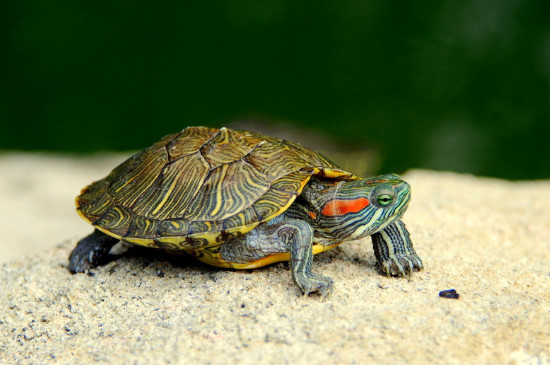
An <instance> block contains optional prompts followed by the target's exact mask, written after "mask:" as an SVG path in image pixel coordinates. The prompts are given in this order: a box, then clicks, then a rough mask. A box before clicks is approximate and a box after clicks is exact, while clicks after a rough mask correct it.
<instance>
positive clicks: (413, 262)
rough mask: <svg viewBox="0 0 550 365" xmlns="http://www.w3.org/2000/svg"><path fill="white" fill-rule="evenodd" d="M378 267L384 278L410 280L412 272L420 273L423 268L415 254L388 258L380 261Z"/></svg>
mask: <svg viewBox="0 0 550 365" xmlns="http://www.w3.org/2000/svg"><path fill="white" fill-rule="evenodd" d="M379 265H380V270H382V272H383V273H384V274H386V276H402V277H406V278H410V276H411V274H412V273H413V272H414V271H420V270H422V268H423V267H424V265H423V264H422V260H421V259H420V257H418V255H417V254H415V253H414V254H410V255H408V256H404V255H395V256H390V257H388V258H387V259H385V260H382V261H381V262H380V264H379Z"/></svg>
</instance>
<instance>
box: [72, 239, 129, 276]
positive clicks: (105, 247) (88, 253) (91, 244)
mask: <svg viewBox="0 0 550 365" xmlns="http://www.w3.org/2000/svg"><path fill="white" fill-rule="evenodd" d="M117 242H118V239H116V238H113V237H111V236H109V235H107V234H105V233H103V232H101V231H99V230H97V229H96V230H94V232H93V233H92V234H90V235H88V236H86V237H84V238H83V239H81V240H80V241H78V244H77V245H76V247H75V248H74V249H73V251H72V252H71V255H70V256H69V270H70V271H71V272H72V273H73V274H75V273H79V272H85V271H87V270H89V269H92V268H94V267H96V266H99V265H103V264H106V263H107V262H109V261H111V260H113V259H114V258H115V256H114V255H113V254H111V249H112V248H113V246H115V244H116V243H117ZM119 253H123V252H114V254H119Z"/></svg>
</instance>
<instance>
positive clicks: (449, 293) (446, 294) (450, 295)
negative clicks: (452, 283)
mask: <svg viewBox="0 0 550 365" xmlns="http://www.w3.org/2000/svg"><path fill="white" fill-rule="evenodd" d="M439 296H440V297H441V298H447V299H458V298H460V294H458V293H457V292H456V290H454V289H448V290H442V291H440V292H439Z"/></svg>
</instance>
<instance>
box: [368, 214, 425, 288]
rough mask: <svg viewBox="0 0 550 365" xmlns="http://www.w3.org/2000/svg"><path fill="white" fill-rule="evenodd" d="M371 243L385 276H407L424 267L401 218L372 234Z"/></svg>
mask: <svg viewBox="0 0 550 365" xmlns="http://www.w3.org/2000/svg"><path fill="white" fill-rule="evenodd" d="M372 245H373V247H374V254H375V255H376V259H377V260H378V264H379V265H380V269H381V270H382V271H383V272H384V273H385V274H386V275H387V276H391V275H394V276H404V277H409V276H410V275H411V273H412V272H413V271H415V270H417V271H418V270H422V268H423V267H424V266H423V265H422V260H421V259H420V257H418V255H417V254H416V251H415V250H414V248H413V244H412V242H411V238H410V236H409V231H407V228H406V227H405V223H403V221H401V220H398V221H397V222H394V223H392V224H390V225H388V226H387V227H386V228H384V229H383V230H382V231H380V232H377V233H375V234H373V235H372Z"/></svg>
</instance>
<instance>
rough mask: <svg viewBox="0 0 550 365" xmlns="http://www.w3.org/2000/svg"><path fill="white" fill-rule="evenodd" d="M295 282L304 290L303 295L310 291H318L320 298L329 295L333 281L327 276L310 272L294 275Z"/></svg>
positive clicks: (305, 295)
mask: <svg viewBox="0 0 550 365" xmlns="http://www.w3.org/2000/svg"><path fill="white" fill-rule="evenodd" d="M295 279H296V284H298V286H299V287H300V289H302V291H303V292H304V297H307V296H308V295H309V294H311V293H316V292H317V293H319V294H321V297H322V298H326V297H328V296H330V294H331V293H332V289H333V281H332V279H331V278H329V277H328V276H324V275H320V274H314V273H311V274H309V275H307V276H306V275H296V277H295Z"/></svg>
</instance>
